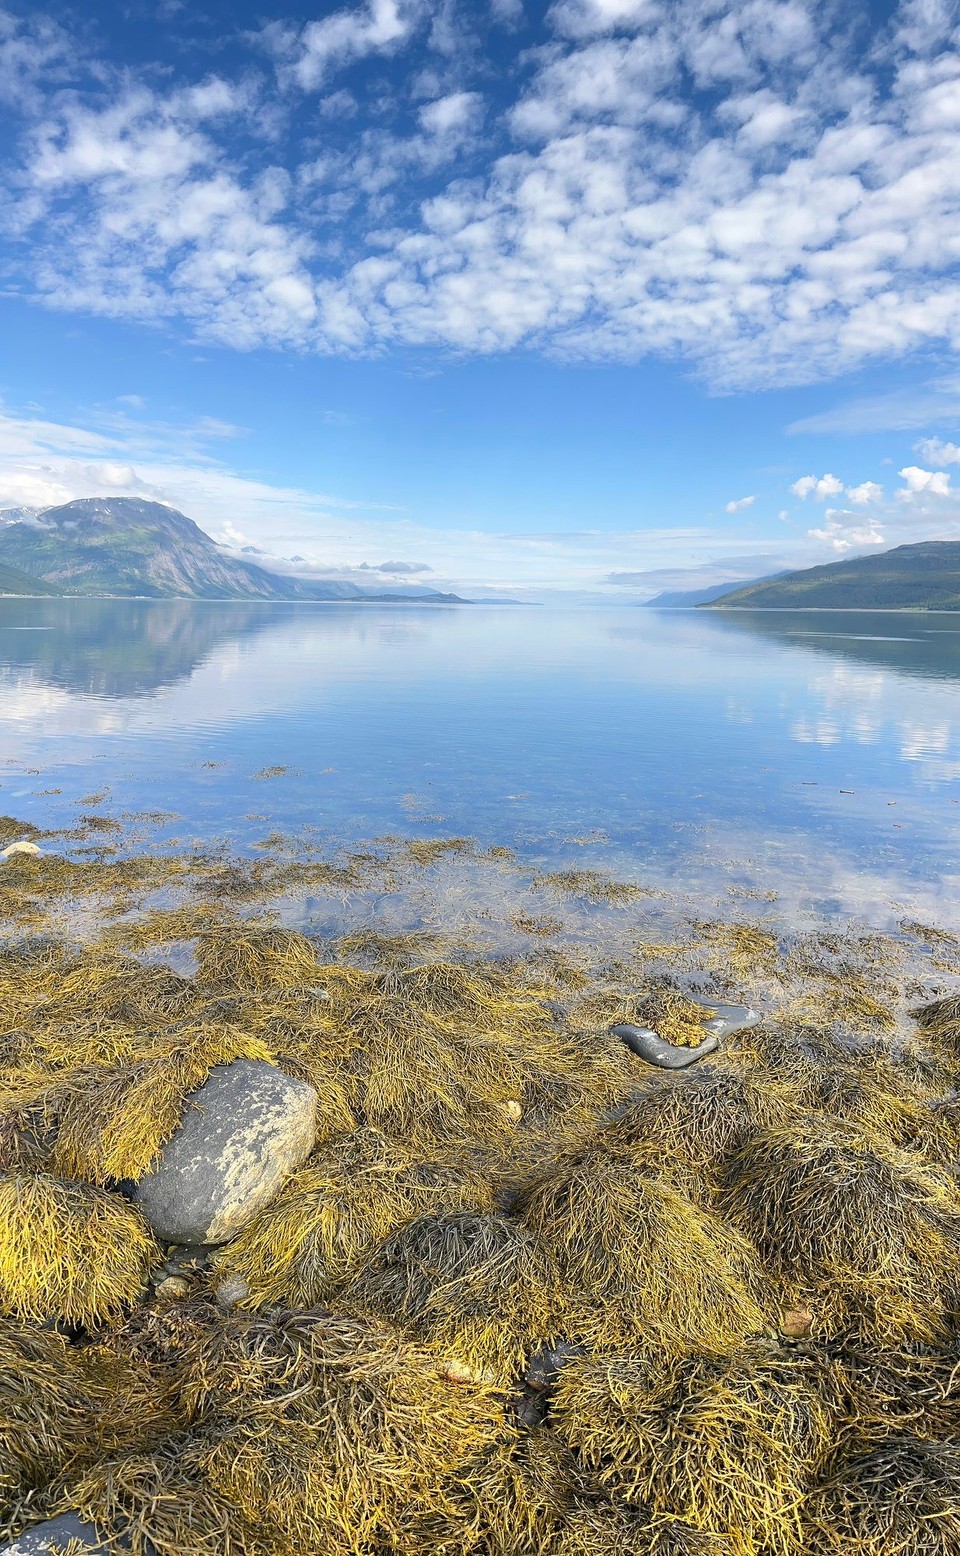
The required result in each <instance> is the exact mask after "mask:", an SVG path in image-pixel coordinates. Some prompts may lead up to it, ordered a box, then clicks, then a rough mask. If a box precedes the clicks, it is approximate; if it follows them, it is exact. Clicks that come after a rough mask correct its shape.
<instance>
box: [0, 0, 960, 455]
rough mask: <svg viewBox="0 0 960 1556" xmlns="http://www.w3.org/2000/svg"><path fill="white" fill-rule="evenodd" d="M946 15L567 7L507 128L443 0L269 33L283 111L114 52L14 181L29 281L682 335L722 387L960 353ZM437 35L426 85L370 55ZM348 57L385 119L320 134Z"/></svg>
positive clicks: (65, 107) (650, 1)
mask: <svg viewBox="0 0 960 1556" xmlns="http://www.w3.org/2000/svg"><path fill="white" fill-rule="evenodd" d="M950 9H951V8H950V7H949V6H946V5H938V4H936V3H934V0H924V3H922V4H921V3H916V4H913V3H911V4H910V5H907V6H905V7H902V8H901V11H900V14H899V20H898V22H897V24H896V25H895V27H894V28H893V31H892V32H891V33H885V32H884V31H883V29H882V28H880V27H879V26H878V24H877V23H876V21H871V18H870V15H869V13H868V11H867V8H866V6H865V5H863V4H861V7H860V8H857V9H856V11H855V14H854V15H852V16H851V18H850V22H851V25H849V26H844V27H838V26H836V25H835V16H834V12H833V9H832V8H831V7H828V6H825V5H824V4H822V3H821V0H730V3H729V4H726V5H718V4H715V3H713V0H709V3H708V0H676V3H674V4H672V5H669V6H668V5H664V4H663V3H662V0H559V3H558V4H556V5H554V6H553V8H552V9H551V11H550V13H549V17H548V30H547V33H546V34H541V39H540V46H539V47H538V48H536V49H535V50H533V51H530V52H528V53H526V54H524V56H523V58H522V59H518V61H517V69H516V70H515V71H511V72H506V73H504V72H503V71H502V70H501V71H500V77H499V80H498V87H499V88H500V89H501V90H502V92H503V94H504V107H505V111H504V113H503V114H502V115H501V116H500V118H499V120H498V121H497V123H496V124H494V123H492V122H491V124H490V129H489V140H487V141H484V142H481V141H480V139H479V136H478V133H477V131H478V126H479V118H480V111H481V108H482V103H481V101H480V98H479V94H478V93H477V92H475V91H471V90H468V88H467V85H466V84H465V81H466V77H467V76H468V74H469V72H470V70H474V73H475V76H474V78H475V79H478V80H481V81H489V80H490V79H491V78H490V67H491V61H489V60H482V59H480V57H479V54H477V58H476V59H474V56H473V54H472V53H471V50H473V51H474V52H476V50H479V48H480V45H479V44H478V43H476V42H475V40H474V39H473V35H472V34H471V42H470V48H467V47H466V46H464V47H461V48H460V49H459V51H458V49H457V39H458V36H459V34H458V32H457V28H458V27H461V28H463V27H464V26H465V25H466V24H465V23H464V22H462V20H461V21H458V20H457V17H458V16H459V14H460V13H458V12H456V13H455V12H454V10H453V9H452V8H451V7H449V6H442V5H440V4H437V3H433V0H367V3H365V4H363V5H359V6H357V7H355V8H343V9H339V10H336V11H333V12H331V13H330V14H329V15H327V16H325V17H323V18H322V19H319V20H314V21H311V22H308V23H307V24H306V25H305V26H302V27H299V28H294V27H291V26H282V25H277V24H273V25H272V26H270V27H268V28H267V29H266V31H265V33H263V34H262V35H261V42H265V43H266V45H267V46H268V47H269V48H270V49H272V51H273V53H274V55H275V56H276V59H277V62H278V68H279V72H280V77H281V84H282V87H283V89H284V92H285V93H286V94H287V97H286V99H285V100H282V101H278V100H277V98H278V94H276V93H274V94H271V96H270V97H269V98H268V97H267V96H265V95H263V94H261V95H259V96H258V95H257V91H256V90H255V88H254V87H252V86H251V85H250V84H249V79H250V78H249V77H248V76H247V75H243V76H242V77H241V78H238V80H237V81H229V80H226V79H220V78H215V79H213V80H208V81H201V82H198V83H193V84H190V83H187V84H182V83H181V84H179V85H175V86H171V87H170V88H169V89H166V90H165V91H160V90H159V89H158V88H156V87H155V86H150V87H147V86H145V85H144V84H142V83H139V84H138V82H137V80H136V78H135V77H132V76H125V77H123V78H122V79H121V78H119V77H117V76H116V75H115V74H113V73H111V72H110V71H109V70H106V69H103V68H100V67H98V68H97V69H96V70H94V69H93V68H91V71H90V73H89V76H88V78H87V80H86V85H87V88H88V91H87V92H86V93H85V94H84V95H76V96H73V95H66V94H63V95H59V94H57V93H56V92H53V93H48V94H47V102H46V112H45V115H44V116H43V117H42V119H41V121H40V122H39V123H38V124H36V125H35V126H34V131H33V134H32V136H30V137H28V140H27V144H28V145H29V147H30V151H29V154H28V157H27V158H26V160H25V161H24V160H21V161H20V162H19V163H18V164H17V165H12V164H11V165H10V166H9V167H8V168H7V169H5V170H4V171H5V174H6V175H7V176H5V178H4V181H3V182H4V186H5V189H6V196H5V206H4V213H5V220H6V222H7V224H8V225H9V226H10V227H11V229H13V230H14V231H15V232H16V234H17V237H18V239H19V240H20V241H18V243H17V246H16V251H15V255H14V258H15V259H16V263H17V264H18V265H19V266H20V267H21V274H20V284H21V285H22V286H23V287H24V288H29V289H30V290H31V292H32V293H33V294H34V295H37V296H39V297H42V298H44V299H45V300H46V301H47V302H48V303H49V305H50V306H60V307H66V308H72V309H75V310H78V311H86V312H98V313H106V314H110V315H113V316H116V317H124V318H136V319H141V320H148V321H158V320H173V319H180V320H185V321H186V323H187V327H188V328H189V329H190V330H191V331H192V332H194V333H195V334H196V335H198V336H206V337H210V338H212V339H214V340H216V341H219V342H222V343H225V344H229V345H233V346H236V347H239V348H241V349H246V348H250V347H253V346H261V345H267V346H272V347H293V348H295V349H309V350H318V351H326V352H346V353H350V352H357V351H372V352H378V351H383V350H387V349H390V348H391V347H394V346H419V347H426V348H438V349H441V350H450V349H452V350H454V351H457V352H467V353H490V352H497V351H507V350H511V349H514V348H517V347H532V348H534V349H539V350H545V351H549V352H552V353H555V354H557V355H559V356H561V357H565V358H576V359H591V360H597V359H605V358H609V359H623V360H633V359H636V358H638V357H642V356H650V355H656V356H664V357H673V358H683V359H687V360H689V361H691V362H693V363H694V364H695V365H696V366H697V367H698V368H699V370H700V371H701V372H702V373H703V374H705V375H706V376H707V377H708V378H709V380H710V381H711V382H712V383H713V384H715V385H717V386H720V387H728V388H729V387H732V388H736V387H744V386H750V387H762V386H765V385H770V384H776V385H778V386H779V385H783V384H787V383H798V382H808V381H814V380H817V379H820V378H823V377H825V376H828V375H831V374H836V373H839V372H843V371H846V370H849V369H851V368H855V367H857V366H860V365H863V364H867V363H869V362H871V361H876V360H891V359H895V358H897V357H901V356H903V355H905V354H906V353H908V352H910V351H913V350H917V349H931V348H935V347H942V348H944V349H948V350H949V349H956V348H957V347H958V346H960V279H958V276H957V269H956V242H955V233H956V230H957V225H958V221H960V171H958V170H960V111H958V108H957V102H958V98H957V94H958V90H960V75H958V72H957V68H956V59H955V56H954V55H953V54H952V53H950V52H949V50H948V43H947V40H948V34H949V28H948V25H947V20H948V12H950ZM0 17H3V18H6V13H5V12H2V11H0ZM855 22H857V23H859V25H853V24H854V23H855ZM2 25H3V27H5V28H6V33H4V32H0V45H5V44H9V43H10V41H11V39H14V41H16V38H19V36H20V32H21V31H22V28H20V25H19V24H17V29H18V30H17V32H16V38H15V36H14V33H13V32H12V31H11V27H12V26H13V24H11V23H10V22H9V20H4V22H3V23H2ZM871 29H872V31H871ZM415 38H416V39H418V40H419V44H420V45H422V47H419V48H418V53H417V56H416V59H415V60H412V61H411V69H412V68H413V66H414V65H415V66H416V68H417V75H418V77H419V78H421V79H422V80H423V81H424V82H425V81H426V79H427V75H429V76H430V79H431V82H432V86H431V93H432V97H433V100H432V101H431V102H429V103H426V104H423V103H422V94H421V98H420V99H417V98H414V97H411V96H409V95H407V96H406V97H404V95H403V92H402V91H400V90H399V89H398V90H397V91H396V92H394V95H393V96H391V92H393V88H392V87H389V88H388V87H384V86H383V83H382V80H381V79H380V77H379V76H378V75H377V74H376V73H377V72H382V62H383V59H384V57H385V56H387V55H390V56H393V55H394V54H395V53H396V52H397V51H400V50H402V49H404V48H405V47H406V45H407V44H409V43H411V42H412V41H413V40H414V39H415ZM865 40H866V42H867V43H868V44H870V45H872V46H866V47H865V46H864V42H865ZM500 41H501V45H502V35H501V40H500ZM48 46H50V47H52V46H53V45H45V44H43V43H42V40H41V42H40V43H38V42H37V39H36V37H34V42H33V44H32V45H31V48H32V51H33V52H32V54H31V58H33V59H34V60H36V58H38V57H40V56H39V55H38V52H37V51H38V49H40V50H41V52H42V48H44V47H48ZM17 47H20V45H19V44H17ZM425 58H426V60H427V62H428V63H429V64H430V66H431V68H430V70H429V71H427V72H426V74H425ZM347 65H350V66H353V67H355V68H356V70H357V72H358V75H359V74H362V73H363V72H364V71H367V72H368V74H367V76H366V77H365V80H366V83H367V86H368V87H369V88H370V93H371V95H370V96H369V97H364V91H363V87H362V85H361V84H360V83H359V81H358V83H357V84H356V92H355V93H351V95H350V102H349V106H350V108H351V109H352V107H353V105H355V104H356V103H357V102H360V103H362V104H363V105H364V107H365V108H367V110H368V111H367V112H366V113H365V114H362V115H360V114H358V115H357V118H356V121H351V120H349V119H348V118H347V117H345V115H344V113H340V112H338V113H336V114H335V115H334V116H333V118H331V119H330V120H329V121H327V123H325V125H324V126H323V136H322V139H321V141H320V143H319V144H318V142H317V140H316V138H315V135H316V128H317V126H316V123H315V121H314V119H313V118H312V117H311V118H310V119H309V122H308V121H307V120H306V119H305V118H304V117H303V115H302V114H300V113H298V112H295V111H292V110H293V106H294V105H295V97H296V93H298V92H299V91H302V90H313V89H315V88H321V87H325V83H327V82H328V80H329V78H330V76H331V75H332V74H333V72H334V71H335V70H336V69H338V68H341V67H344V66H347ZM433 66H435V67H436V68H435V69H434V68H433ZM51 70H52V67H51ZM370 72H373V73H374V74H373V75H372V76H371V75H370V74H369V73H370ZM0 79H2V67H0ZM34 79H36V80H39V81H40V83H41V86H40V87H38V88H37V90H41V89H45V88H46V86H47V81H46V78H45V77H44V73H43V71H42V70H41V72H40V73H39V76H38V75H37V73H36V72H34ZM50 79H51V81H52V80H53V79H54V77H53V75H52V74H51V77H50ZM351 85H354V83H351ZM284 92H281V94H280V98H281V99H284ZM290 93H293V94H294V103H291V102H290V100H289V94H290ZM337 98H338V94H337V93H333V94H329V93H328V95H327V96H326V98H324V99H323V101H324V102H325V103H327V104H328V105H330V104H333V103H334V102H335V101H336V100H337ZM417 101H421V106H419V107H416V106H414V104H415V103H416V102H417ZM398 104H400V105H401V106H399V107H398ZM404 115H405V117H404ZM267 126H269V134H268V133H267V132H266V127H267ZM511 132H512V133H513V135H514V137H515V138H514V139H512V140H511V139H510V138H509V137H510V134H511ZM328 140H329V141H330V144H329V145H328V144H327V142H328ZM934 398H936V395H934ZM953 399H954V401H955V400H956V399H957V395H956V392H954V395H953ZM847 409H848V411H849V408H847ZM838 414H839V413H838ZM890 414H894V411H893V409H892V408H891V409H890ZM813 420H816V418H813ZM915 424H916V423H911V425H915ZM920 424H921V425H922V424H923V423H920ZM936 424H937V423H936V422H935V421H934V420H933V418H929V419H927V421H926V425H936ZM802 425H804V424H803V423H801V426H802ZM809 425H810V419H808V421H807V423H806V426H807V427H808V428H809Z"/></svg>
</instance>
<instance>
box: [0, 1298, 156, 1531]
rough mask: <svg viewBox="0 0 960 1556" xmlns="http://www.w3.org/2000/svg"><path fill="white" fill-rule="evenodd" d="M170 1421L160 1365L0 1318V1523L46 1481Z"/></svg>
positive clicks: (6, 1524) (11, 1522)
mask: <svg viewBox="0 0 960 1556" xmlns="http://www.w3.org/2000/svg"><path fill="white" fill-rule="evenodd" d="M175 1425H176V1415H175V1410H174V1408H173V1405H172V1396H171V1388H170V1374H169V1373H168V1371H167V1370H166V1369H165V1368H163V1367H156V1368H153V1367H150V1366H149V1365H148V1364H147V1363H145V1362H144V1361H143V1360H142V1359H139V1358H137V1357H133V1356H130V1355H126V1354H123V1353H122V1352H121V1351H120V1349H119V1348H116V1349H111V1348H110V1347H107V1346H104V1345H83V1346H77V1345H70V1344H68V1343H67V1342H66V1340H64V1339H63V1338H62V1337H61V1336H60V1335H58V1334H54V1333H51V1332H50V1331H49V1330H45V1329H39V1328H37V1327H36V1326H35V1325H33V1324H26V1323H20V1322H17V1321H14V1320H3V1319H0V1530H2V1529H11V1528H16V1527H17V1517H18V1511H21V1512H22V1511H24V1510H26V1509H29V1508H31V1507H33V1506H34V1505H35V1503H36V1501H37V1497H38V1495H42V1494H44V1493H45V1492H46V1490H47V1488H48V1487H49V1486H50V1484H51V1483H52V1482H55V1481H59V1480H60V1479H61V1478H63V1477H65V1476H69V1475H72V1474H75V1473H76V1472H77V1471H78V1470H82V1469H83V1468H84V1467H86V1466H87V1465H89V1464H91V1463H94V1462H96V1461H97V1460H98V1459H100V1458H102V1457H103V1456H105V1455H108V1454H111V1453H115V1452H117V1451H118V1450H124V1449H125V1450H126V1451H130V1450H131V1449H134V1448H137V1447H139V1446H141V1445H142V1444H144V1443H147V1442H150V1441H153V1440H154V1439H157V1438H161V1437H164V1436H165V1435H167V1434H168V1433H169V1432H171V1431H172V1430H173V1429H174V1427H175ZM64 1510H66V1509H64ZM33 1516H34V1517H36V1513H34V1515H33ZM22 1521H25V1519H24V1520H22Z"/></svg>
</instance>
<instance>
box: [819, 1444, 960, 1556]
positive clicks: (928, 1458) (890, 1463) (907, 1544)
mask: <svg viewBox="0 0 960 1556" xmlns="http://www.w3.org/2000/svg"><path fill="white" fill-rule="evenodd" d="M804 1521H805V1527H806V1537H807V1544H806V1546H805V1548H806V1549H808V1550H816V1551H818V1552H821V1553H822V1556H830V1553H834V1556H889V1553H890V1552H894V1551H895V1552H897V1556H954V1553H955V1552H956V1551H958V1550H960V1448H958V1447H957V1444H956V1443H955V1442H949V1443H938V1442H922V1441H920V1440H919V1439H918V1438H916V1437H890V1438H888V1439H887V1440H886V1441H884V1442H882V1443H879V1444H878V1445H877V1446H876V1447H874V1448H873V1449H872V1451H871V1452H869V1453H866V1454H863V1455H861V1456H860V1457H858V1458H854V1459H850V1460H848V1461H847V1462H846V1463H845V1464H843V1465H841V1466H840V1467H839V1468H838V1469H837V1470H836V1471H835V1473H834V1474H833V1475H831V1476H830V1477H829V1478H828V1479H827V1480H826V1481H825V1483H824V1484H823V1485H822V1486H821V1487H820V1488H819V1489H818V1490H817V1491H816V1492H815V1493H814V1495H813V1496H811V1497H810V1498H809V1500H808V1503H807V1507H806V1509H805V1520H804Z"/></svg>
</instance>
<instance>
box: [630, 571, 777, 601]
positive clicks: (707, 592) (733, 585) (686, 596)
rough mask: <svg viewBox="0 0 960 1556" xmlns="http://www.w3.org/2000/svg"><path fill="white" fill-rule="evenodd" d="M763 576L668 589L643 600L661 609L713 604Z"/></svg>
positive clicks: (771, 574)
mask: <svg viewBox="0 0 960 1556" xmlns="http://www.w3.org/2000/svg"><path fill="white" fill-rule="evenodd" d="M781 576H782V575H781V574H780V573H768V574H767V577H768V578H780V577H781ZM765 581H766V580H765V579H763V578H735V579H733V580H732V582H730V583H722V584H709V585H708V586H707V587H706V588H705V589H672V590H671V589H668V590H666V591H665V592H664V593H663V594H658V595H655V597H654V598H653V599H652V600H643V601H642V602H641V603H642V604H643V605H645V606H648V605H649V606H658V607H659V608H660V609H667V608H668V607H669V608H670V609H673V610H678V609H686V608H687V607H688V606H691V605H712V603H713V601H714V600H717V599H719V598H720V596H721V595H722V594H729V593H730V591H731V589H748V588H750V587H751V586H752V585H753V584H757V583H764V582H765Z"/></svg>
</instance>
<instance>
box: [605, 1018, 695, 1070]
mask: <svg viewBox="0 0 960 1556" xmlns="http://www.w3.org/2000/svg"><path fill="white" fill-rule="evenodd" d="M610 1031H611V1032H612V1033H613V1036H614V1037H619V1038H620V1041H621V1042H623V1043H626V1045H627V1047H628V1048H629V1049H630V1050H631V1052H632V1053H635V1054H636V1055H637V1057H638V1058H640V1059H643V1060H645V1061H646V1063H647V1064H655V1065H656V1066H657V1068H658V1069H660V1070H686V1069H687V1068H688V1067H689V1066H690V1065H691V1064H696V1063H697V1061H698V1060H700V1059H705V1058H706V1057H707V1055H708V1054H712V1053H716V1051H717V1049H718V1048H719V1047H720V1039H719V1037H718V1036H717V1035H716V1033H715V1032H711V1033H710V1035H709V1036H708V1037H705V1038H704V1040H703V1042H702V1043H698V1044H697V1046H696V1047H695V1048H686V1047H684V1046H683V1044H681V1043H668V1042H667V1040H666V1038H665V1037H659V1036H658V1035H657V1033H656V1032H655V1031H654V1030H653V1028H652V1027H638V1026H634V1025H633V1023H632V1022H631V1021H620V1022H618V1023H617V1025H616V1026H612V1027H611V1028H610Z"/></svg>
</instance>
